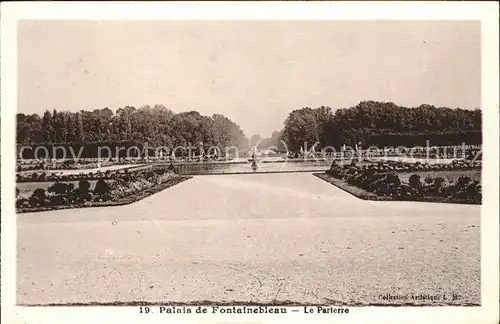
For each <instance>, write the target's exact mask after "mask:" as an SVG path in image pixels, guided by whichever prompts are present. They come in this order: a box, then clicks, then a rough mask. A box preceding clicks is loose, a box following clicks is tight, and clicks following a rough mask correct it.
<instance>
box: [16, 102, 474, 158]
mask: <svg viewBox="0 0 500 324" xmlns="http://www.w3.org/2000/svg"><path fill="white" fill-rule="evenodd" d="M481 118H482V117H481V110H479V109H476V110H465V109H460V108H455V109H451V108H446V107H439V108H436V107H434V106H431V105H420V106H419V107H415V108H407V107H402V106H398V105H396V104H394V103H392V102H377V101H362V102H360V103H359V104H357V105H356V106H354V107H351V108H343V109H337V110H335V111H332V109H331V108H330V107H326V106H321V107H319V108H309V107H305V108H301V109H296V110H293V111H292V112H290V114H289V115H288V117H287V118H286V120H285V121H284V127H283V129H281V130H280V131H275V132H273V134H272V136H271V137H269V138H261V137H260V136H258V135H254V136H252V137H251V138H250V139H247V138H246V136H245V134H244V132H243V130H242V129H241V128H240V126H239V125H237V124H236V123H235V122H233V121H232V120H230V119H229V118H227V117H225V116H224V115H222V114H214V115H212V116H203V115H201V114H200V113H199V112H196V111H188V112H181V113H174V112H173V111H171V110H170V109H167V108H165V107H164V106H162V105H155V106H153V107H150V106H144V107H141V108H138V109H137V108H135V107H130V106H127V107H124V108H120V109H118V110H117V111H116V113H114V112H113V111H112V110H111V109H109V108H104V109H96V110H93V111H79V112H76V113H73V112H58V111H56V110H54V111H52V112H50V111H45V113H44V114H43V115H42V116H39V115H37V114H31V115H25V114H22V113H19V114H17V143H18V146H20V145H33V146H35V145H55V144H64V145H70V146H72V147H75V146H82V145H83V146H85V147H86V152H87V153H88V152H90V153H88V154H90V155H93V153H92V152H94V151H95V152H96V151H97V146H98V145H102V144H105V145H106V146H109V147H113V146H117V147H118V146H123V143H126V145H128V146H130V145H135V146H139V147H142V145H144V143H148V145H149V146H153V147H160V146H165V147H169V148H173V147H178V146H183V147H186V146H188V145H193V146H200V143H202V147H203V148H204V149H205V150H206V149H207V148H209V147H212V146H216V147H219V148H221V149H222V148H226V147H231V146H236V147H238V148H240V149H247V148H250V147H252V146H253V145H256V144H257V143H258V147H259V148H264V149H265V148H269V147H272V146H275V147H277V148H278V150H279V151H286V150H285V145H284V144H283V143H285V144H286V149H287V150H288V151H291V152H300V150H301V149H306V150H308V149H310V148H311V146H312V145H314V144H315V143H317V146H316V148H317V149H321V148H324V147H327V146H330V147H334V148H335V149H340V147H341V146H342V145H348V146H351V147H353V146H354V145H356V144H358V145H361V146H362V147H363V146H365V147H366V146H371V145H375V146H380V147H382V146H407V147H411V146H415V145H419V146H425V145H426V141H429V143H430V145H440V146H444V145H461V144H462V143H466V144H474V145H476V144H481V139H482V133H481ZM305 143H307V146H306V144H305ZM91 153H92V154H91ZM82 157H85V156H82Z"/></svg>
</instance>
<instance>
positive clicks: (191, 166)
mask: <svg viewBox="0 0 500 324" xmlns="http://www.w3.org/2000/svg"><path fill="white" fill-rule="evenodd" d="M331 164H332V162H331V161H311V162H266V161H264V162H262V161H261V162H258V163H257V162H237V163H186V164H176V165H174V167H175V169H176V172H178V173H179V174H185V175H200V174H231V173H236V174H239V173H266V172H298V171H304V172H306V171H310V172H315V171H318V172H320V171H326V170H328V169H329V168H330V166H331Z"/></svg>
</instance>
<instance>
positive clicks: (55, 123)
mask: <svg viewBox="0 0 500 324" xmlns="http://www.w3.org/2000/svg"><path fill="white" fill-rule="evenodd" d="M17 143H18V144H22V145H29V144H43V145H47V144H66V145H67V146H71V147H74V149H75V151H76V152H78V150H79V148H80V147H81V146H84V147H85V150H84V155H83V156H82V157H86V156H93V153H96V152H97V146H98V145H100V146H107V147H112V148H113V147H119V146H125V147H130V146H142V145H144V143H148V144H149V145H150V146H153V147H160V146H165V147H168V148H173V147H175V146H183V147H187V146H188V145H192V146H198V147H199V146H200V143H203V144H202V146H203V148H204V149H205V150H206V149H208V148H209V147H211V146H217V147H219V148H225V147H230V146H237V147H246V145H247V139H246V137H245V135H244V133H243V131H242V130H241V128H240V126H238V125H237V124H235V123H234V122H233V121H231V120H230V119H229V118H227V117H225V116H223V115H221V114H214V115H213V116H203V115H201V114H200V113H198V112H196V111H189V112H182V113H177V114H176V113H173V112H172V111H171V110H169V109H167V108H165V107H164V106H161V105H155V106H154V107H150V106H144V107H142V108H139V109H136V108H134V107H128V106H127V107H125V108H120V109H118V110H117V111H116V114H115V113H114V112H113V111H112V110H110V109H108V108H104V109H96V110H94V111H80V112H77V113H72V112H58V111H56V110H54V111H53V112H49V111H45V113H44V114H43V116H39V115H37V114H32V115H25V114H22V113H19V114H17ZM94 151H95V152H94ZM29 152H30V151H29V150H28V151H26V153H27V154H29ZM49 152H52V150H51V149H50V150H49ZM112 152H113V154H114V152H115V150H113V149H112ZM96 155H97V154H95V156H96ZM26 158H29V157H26Z"/></svg>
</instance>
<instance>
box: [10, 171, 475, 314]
mask: <svg viewBox="0 0 500 324" xmlns="http://www.w3.org/2000/svg"><path fill="white" fill-rule="evenodd" d="M479 210H480V207H479V206H474V205H451V204H433V203H415V202H374V201H363V200H359V199H357V198H355V197H353V196H351V195H350V194H347V193H345V192H343V191H342V190H340V189H338V188H336V187H334V186H332V185H330V184H328V183H326V182H324V181H322V180H321V179H318V178H316V177H314V176H312V175H311V174H308V173H297V174H258V175H222V176H196V177H195V178H193V179H191V180H188V181H186V182H183V183H181V184H179V185H177V186H174V187H172V188H170V189H167V190H165V191H162V192H160V193H158V194H155V195H153V196H150V197H148V198H146V199H144V200H141V201H139V202H137V203H134V204H132V205H128V206H121V207H105V208H87V209H77V210H61V211H53V212H42V213H34V214H20V215H18V245H17V246H18V248H17V258H18V261H17V262H18V264H17V266H18V268H17V269H18V270H17V281H18V287H17V302H18V303H19V304H63V303H90V302H100V303H112V302H135V301H148V302H162V303H169V302H172V303H188V302H202V301H211V302H248V303H250V302H252V303H273V302H278V303H279V302H285V301H291V302H294V303H309V304H332V303H335V304H337V305H339V304H350V305H354V304H357V305H366V304H372V305H373V304H376V305H379V304H389V305H391V304H392V305H397V304H402V303H406V304H410V303H411V304H417V305H418V304H420V305H423V304H427V305H443V304H453V305H458V304H461V305H469V304H479V303H480V250H479V242H480V230H479V220H480V215H479ZM443 294H444V295H446V298H447V299H446V300H443V297H442V296H443ZM454 294H455V295H456V296H459V298H457V299H456V300H452V298H453V295H454ZM390 296H392V297H390ZM402 296H406V299H405V300H402V298H403V297H402ZM412 296H416V299H412ZM431 297H432V299H433V300H430V298H431Z"/></svg>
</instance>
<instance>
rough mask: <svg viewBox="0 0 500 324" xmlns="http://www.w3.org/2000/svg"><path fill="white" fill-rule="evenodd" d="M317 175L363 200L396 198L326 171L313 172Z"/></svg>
mask: <svg viewBox="0 0 500 324" xmlns="http://www.w3.org/2000/svg"><path fill="white" fill-rule="evenodd" d="M313 175H315V176H316V177H318V178H320V179H322V180H324V181H326V182H328V183H330V184H332V185H334V186H336V187H338V188H339V189H342V190H343V191H345V192H347V193H350V194H351V195H353V196H355V197H358V198H359V199H363V200H376V201H387V200H394V199H392V198H390V197H383V196H378V195H376V194H374V193H372V192H369V191H366V190H364V189H362V188H359V187H356V186H352V185H350V184H348V183H347V182H345V181H343V180H340V179H337V178H335V177H332V176H331V175H328V174H326V173H313Z"/></svg>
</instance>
